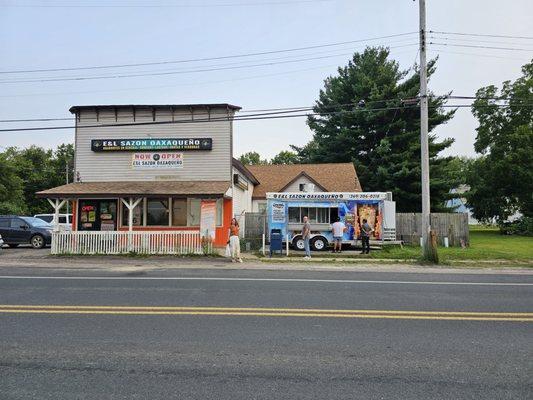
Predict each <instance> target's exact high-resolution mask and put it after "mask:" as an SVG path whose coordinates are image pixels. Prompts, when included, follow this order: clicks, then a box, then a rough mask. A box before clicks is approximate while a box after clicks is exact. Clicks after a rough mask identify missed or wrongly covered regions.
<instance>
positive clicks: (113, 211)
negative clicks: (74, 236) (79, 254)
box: [78, 200, 117, 231]
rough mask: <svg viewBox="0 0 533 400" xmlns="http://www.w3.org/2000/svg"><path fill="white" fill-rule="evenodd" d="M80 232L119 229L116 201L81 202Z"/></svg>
mask: <svg viewBox="0 0 533 400" xmlns="http://www.w3.org/2000/svg"><path fill="white" fill-rule="evenodd" d="M78 226H79V230H80V231H114V230H116V228H117V201H116V200H80V206H79V212H78Z"/></svg>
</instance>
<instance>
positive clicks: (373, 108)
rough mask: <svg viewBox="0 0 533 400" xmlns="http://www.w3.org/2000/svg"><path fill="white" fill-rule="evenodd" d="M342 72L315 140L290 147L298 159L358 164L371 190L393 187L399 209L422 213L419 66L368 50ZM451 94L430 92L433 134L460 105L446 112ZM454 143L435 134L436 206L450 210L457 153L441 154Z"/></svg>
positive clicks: (329, 89) (313, 124)
mask: <svg viewBox="0 0 533 400" xmlns="http://www.w3.org/2000/svg"><path fill="white" fill-rule="evenodd" d="M435 63H436V60H432V61H430V62H429V64H428V76H431V75H432V74H433V73H434V72H435ZM337 72H338V73H337V75H336V76H330V77H328V78H327V79H326V80H325V83H324V89H322V90H321V91H320V94H319V99H318V100H317V101H316V105H315V107H314V113H315V114H316V115H315V116H310V117H309V118H308V121H307V123H308V125H309V127H310V128H311V129H312V130H313V131H314V135H313V139H312V141H311V142H310V143H308V144H307V145H306V146H304V147H301V148H299V147H296V146H291V147H292V148H293V150H295V151H296V152H297V156H298V159H299V161H300V162H353V163H354V164H355V167H356V170H357V174H358V177H359V180H360V181H361V184H362V187H363V189H364V190H365V191H392V192H393V196H394V198H395V200H396V202H397V209H398V211H402V212H414V211H420V208H421V183H420V180H421V175H420V174H421V173H420V108H419V107H418V106H417V100H416V98H417V97H418V96H419V91H420V79H419V73H418V70H417V69H415V70H414V71H410V70H407V71H402V70H400V68H399V65H398V63H397V62H396V61H394V60H390V59H389V50H388V49H387V48H383V47H369V48H367V49H366V50H365V51H364V52H363V53H355V54H354V56H353V58H352V60H351V61H349V63H348V65H347V66H345V67H340V68H339V69H338V71H337ZM445 99H446V96H434V95H433V94H430V99H429V106H430V109H429V130H430V132H431V131H432V130H433V129H435V128H436V127H437V126H439V125H441V124H443V123H446V122H447V121H448V120H450V119H451V118H452V117H453V115H454V112H455V110H451V111H447V112H446V111H444V110H443V108H442V105H444V103H445ZM405 100H410V101H405ZM413 102H414V103H413ZM411 103H413V104H411ZM452 143H453V140H452V139H446V140H443V141H438V140H437V139H436V136H435V135H434V134H430V137H429V151H430V175H431V206H432V211H440V210H443V209H445V200H446V199H447V198H449V191H450V189H451V188H453V187H454V186H455V185H456V184H457V182H456V181H455V179H453V178H452V177H450V176H449V175H448V173H447V167H448V164H449V163H450V161H451V159H452V158H451V157H447V158H444V157H438V155H439V153H440V152H441V151H442V150H444V149H446V148H448V147H449V146H451V144H452Z"/></svg>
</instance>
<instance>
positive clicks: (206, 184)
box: [36, 181, 231, 198]
mask: <svg viewBox="0 0 533 400" xmlns="http://www.w3.org/2000/svg"><path fill="white" fill-rule="evenodd" d="M230 186H231V183H230V182H228V181H186V182H182V181H115V182H83V183H81V182H78V183H69V184H68V185H62V186H57V187H55V188H52V189H48V190H43V191H41V192H37V193H36V195H37V197H45V198H76V197H83V198H102V197H133V196H143V197H155V196H180V195H201V196H207V195H220V196H223V195H224V194H225V193H226V192H227V191H228V189H229V188H230Z"/></svg>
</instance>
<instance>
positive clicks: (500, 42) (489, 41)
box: [429, 35, 522, 46]
mask: <svg viewBox="0 0 533 400" xmlns="http://www.w3.org/2000/svg"><path fill="white" fill-rule="evenodd" d="M429 39H436V40H446V41H449V40H450V41H452V42H460V43H461V42H467V43H489V44H508V45H511V46H514V45H516V44H517V42H509V41H506V42H503V41H501V40H492V39H490V40H481V39H464V38H462V37H461V38H450V37H447V36H433V35H431V36H429ZM520 44H522V43H520Z"/></svg>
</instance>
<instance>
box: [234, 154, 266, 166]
mask: <svg viewBox="0 0 533 400" xmlns="http://www.w3.org/2000/svg"><path fill="white" fill-rule="evenodd" d="M239 161H240V162H241V163H243V164H244V165H260V164H268V162H267V160H262V159H261V156H260V155H259V153H258V152H256V151H249V152H248V153H244V154H242V155H241V156H240V157H239Z"/></svg>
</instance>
